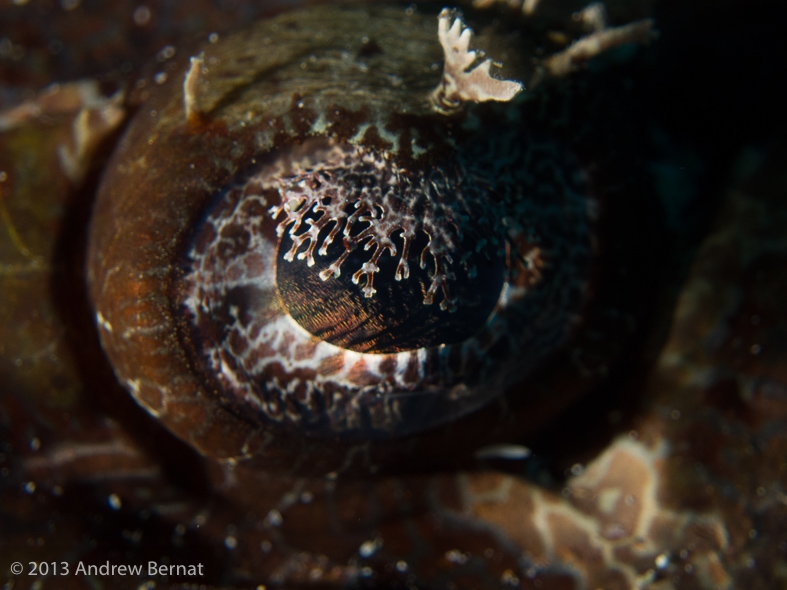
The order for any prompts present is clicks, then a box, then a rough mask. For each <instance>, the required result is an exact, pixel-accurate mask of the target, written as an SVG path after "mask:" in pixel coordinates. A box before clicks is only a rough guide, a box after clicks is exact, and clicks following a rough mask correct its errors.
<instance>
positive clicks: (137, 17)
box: [132, 4, 152, 27]
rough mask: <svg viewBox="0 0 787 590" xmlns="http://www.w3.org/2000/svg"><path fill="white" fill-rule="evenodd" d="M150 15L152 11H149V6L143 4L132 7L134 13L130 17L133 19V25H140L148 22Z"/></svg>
mask: <svg viewBox="0 0 787 590" xmlns="http://www.w3.org/2000/svg"><path fill="white" fill-rule="evenodd" d="M151 16H152V13H151V12H150V8H148V7H147V6H145V5H144V4H143V5H141V6H137V7H136V8H135V9H134V14H133V15H132V18H133V19H134V24H135V25H137V26H139V27H142V26H145V25H146V24H148V23H149V22H150V17H151Z"/></svg>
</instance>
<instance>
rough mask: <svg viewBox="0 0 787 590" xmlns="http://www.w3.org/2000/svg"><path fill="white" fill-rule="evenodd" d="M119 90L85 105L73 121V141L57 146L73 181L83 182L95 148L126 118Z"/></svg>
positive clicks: (76, 183) (61, 160) (61, 159)
mask: <svg viewBox="0 0 787 590" xmlns="http://www.w3.org/2000/svg"><path fill="white" fill-rule="evenodd" d="M122 99H123V96H122V93H118V94H116V95H114V96H112V97H110V98H105V99H103V101H99V102H98V103H97V104H94V105H90V106H85V107H84V108H82V109H81V110H80V111H79V114H78V115H77V116H76V117H75V118H74V121H73V123H72V124H71V144H70V145H67V144H61V145H60V146H58V150H57V155H58V158H59V160H60V166H61V168H62V169H63V172H64V173H65V175H66V177H67V178H68V179H69V180H70V181H71V183H72V184H74V185H78V184H80V183H81V182H82V179H83V178H84V177H85V174H86V173H87V171H88V168H89V167H90V162H91V159H92V156H93V154H94V153H95V151H96V148H97V147H98V146H99V144H100V143H101V141H102V140H103V139H104V138H105V137H107V135H109V134H110V133H111V132H112V131H114V130H115V129H117V127H118V125H120V123H121V122H122V121H123V118H124V117H125V114H126V111H125V109H124V108H123V107H122V106H121V102H122Z"/></svg>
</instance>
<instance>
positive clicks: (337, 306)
mask: <svg viewBox="0 0 787 590" xmlns="http://www.w3.org/2000/svg"><path fill="white" fill-rule="evenodd" d="M329 231H330V230H329V229H328V228H324V229H323V230H322V232H321V233H320V236H319V238H318V241H320V242H321V240H322V239H323V238H324V237H326V236H327V235H328V233H329ZM392 242H393V244H394V246H395V248H396V251H397V252H402V251H403V249H404V239H403V238H402V236H401V232H399V233H398V234H397V235H395V236H394V237H393V238H392ZM428 243H429V237H428V236H427V235H426V233H424V232H418V233H417V234H416V236H415V239H414V240H413V241H412V242H411V244H410V258H411V260H412V261H418V260H420V257H421V256H420V255H421V252H423V251H424V250H425V249H426V248H427V245H428ZM292 244H293V242H292V238H291V237H290V236H289V234H287V233H285V235H284V236H283V237H282V240H281V243H280V245H279V250H278V256H277V265H276V283H277V285H278V289H279V295H280V298H281V301H282V303H283V304H284V306H285V308H286V309H287V312H288V313H289V314H290V316H291V317H292V318H293V319H294V320H295V321H296V322H298V324H300V325H301V326H302V327H303V328H304V329H305V330H307V331H308V332H309V333H310V334H313V335H314V336H317V337H318V338H320V339H321V340H325V341H326V342H330V343H332V344H335V345H337V346H340V347H342V348H347V349H350V350H354V351H357V352H368V353H392V352H401V351H406V350H413V349H417V348H422V347H432V346H439V345H441V344H453V343H456V342H461V341H464V340H466V339H467V338H469V337H470V336H472V335H473V334H475V333H476V332H478V330H480V329H481V328H482V327H483V325H484V324H485V322H486V321H487V319H488V318H489V316H490V314H491V313H492V311H493V310H494V307H495V304H496V303H497V300H498V297H499V294H500V291H501V289H502V287H503V282H504V278H505V273H506V265H505V259H504V257H503V256H502V255H497V256H488V254H489V253H487V252H483V253H475V251H474V250H475V246H474V244H463V246H466V247H467V248H468V249H470V248H472V252H473V254H472V256H471V257H472V258H475V257H478V258H483V259H484V263H483V264H476V265H474V266H470V265H468V264H465V265H459V264H456V265H452V272H453V274H454V278H453V279H452V280H451V290H450V292H451V296H452V298H453V299H455V300H456V301H457V303H456V306H455V309H453V310H450V311H449V310H448V309H444V307H446V306H442V307H441V305H440V303H441V301H442V297H443V294H442V293H435V294H434V295H433V302H432V303H431V304H427V303H425V301H424V300H425V299H426V298H427V294H428V292H429V290H430V288H432V286H431V285H432V276H433V274H434V272H435V264H434V261H433V260H431V257H429V256H427V257H424V262H425V264H424V267H423V268H422V267H421V264H420V263H415V264H410V265H409V278H406V279H405V278H401V279H400V280H396V278H395V277H396V276H397V269H398V266H399V256H391V255H390V253H388V252H386V253H385V254H383V255H381V256H379V258H377V260H376V261H375V262H374V263H373V264H374V265H375V266H376V267H377V270H376V272H375V273H374V275H373V279H372V281H373V283H372V284H373V289H374V291H375V292H374V294H373V296H371V297H366V296H365V295H364V291H363V287H364V278H361V279H360V280H359V281H357V283H358V284H356V282H355V281H354V280H353V277H354V275H356V273H351V272H341V273H340V274H339V276H338V277H337V276H335V275H333V276H330V277H329V278H327V279H326V280H322V278H321V277H320V274H321V273H323V272H324V271H326V270H327V269H328V268H329V267H330V265H331V264H332V262H333V261H335V260H337V259H338V258H340V257H341V256H342V254H343V253H344V252H345V246H344V244H343V243H342V241H341V240H335V241H334V242H332V243H331V244H330V245H329V246H328V248H327V252H326V255H324V256H320V255H316V256H315V264H314V266H311V267H309V266H308V265H307V264H306V261H305V260H298V259H297V257H296V259H295V260H293V261H292V262H289V261H287V260H285V259H284V255H285V253H286V252H288V251H289V250H290V248H292ZM468 251H470V250H468ZM371 257H372V250H369V251H365V250H364V249H363V248H362V247H358V248H355V249H354V250H353V251H352V252H350V253H349V254H348V255H347V256H346V257H345V259H344V261H343V263H342V267H343V268H344V267H346V268H352V269H364V268H368V265H369V264H370V261H371ZM456 258H457V260H458V259H459V258H460V257H459V256H457V257H456ZM356 276H357V275H356ZM438 291H439V289H438Z"/></svg>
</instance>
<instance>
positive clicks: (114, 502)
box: [107, 494, 123, 510]
mask: <svg viewBox="0 0 787 590" xmlns="http://www.w3.org/2000/svg"><path fill="white" fill-rule="evenodd" d="M107 504H109V507H110V508H112V510H120V507H121V506H122V505H123V502H121V500H120V496H118V495H117V494H109V497H108V498H107Z"/></svg>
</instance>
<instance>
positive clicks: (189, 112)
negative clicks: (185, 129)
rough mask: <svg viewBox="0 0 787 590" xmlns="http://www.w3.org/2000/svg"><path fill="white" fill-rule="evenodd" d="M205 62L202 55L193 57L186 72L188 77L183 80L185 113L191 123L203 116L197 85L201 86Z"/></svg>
mask: <svg viewBox="0 0 787 590" xmlns="http://www.w3.org/2000/svg"><path fill="white" fill-rule="evenodd" d="M204 61H205V57H204V55H203V54H202V53H200V54H199V55H197V56H194V57H192V58H191V65H190V66H189V69H188V71H187V72H186V77H185V78H184V79H183V112H184V113H185V115H186V120H187V121H189V122H194V121H196V120H197V119H198V118H199V117H200V115H202V109H201V108H200V106H199V96H198V94H197V85H198V84H199V80H200V75H201V73H202V64H203V62H204Z"/></svg>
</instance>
